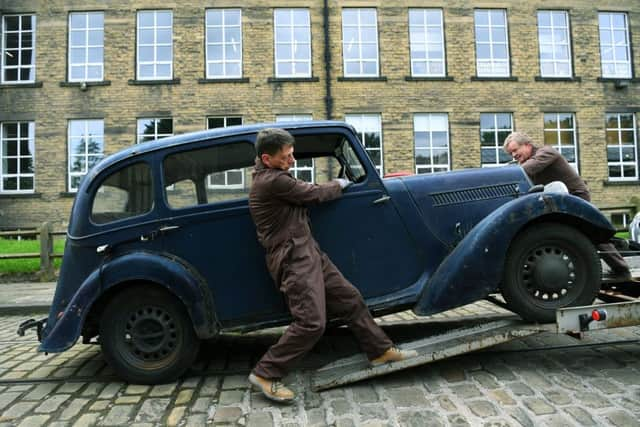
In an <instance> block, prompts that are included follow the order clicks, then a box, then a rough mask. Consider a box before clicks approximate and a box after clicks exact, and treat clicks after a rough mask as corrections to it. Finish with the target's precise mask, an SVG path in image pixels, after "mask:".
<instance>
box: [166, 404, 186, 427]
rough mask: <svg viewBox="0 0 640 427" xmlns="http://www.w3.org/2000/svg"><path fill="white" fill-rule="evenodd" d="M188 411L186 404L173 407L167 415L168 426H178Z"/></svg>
mask: <svg viewBox="0 0 640 427" xmlns="http://www.w3.org/2000/svg"><path fill="white" fill-rule="evenodd" d="M186 411H187V407H186V406H176V407H175V408H173V409H172V410H171V412H170V413H169V416H168V417H167V426H169V427H175V426H177V425H178V424H179V423H180V421H181V420H182V417H184V414H185V412H186Z"/></svg>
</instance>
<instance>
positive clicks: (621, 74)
mask: <svg viewBox="0 0 640 427" xmlns="http://www.w3.org/2000/svg"><path fill="white" fill-rule="evenodd" d="M614 15H621V16H622V17H623V18H624V27H614V24H613V17H614ZM605 17H606V18H608V19H607V21H608V25H607V26H606V27H605V26H603V22H602V21H603V19H604V18H605ZM598 26H599V34H600V66H601V71H602V77H604V78H622V79H630V78H631V77H632V68H631V43H630V37H629V16H628V14H627V13H624V12H599V13H598ZM619 32H624V39H625V41H624V43H622V44H620V43H619V42H616V41H615V38H616V37H615V35H616V34H617V33H619ZM607 38H608V39H609V43H606V42H605V39H607ZM608 51H611V53H612V59H605V57H606V56H608ZM622 52H624V54H625V55H626V57H627V59H626V60H624V59H619V58H618V55H619V54H621V53H622ZM608 65H613V69H614V72H613V73H609V72H607V66H608ZM619 70H621V71H619Z"/></svg>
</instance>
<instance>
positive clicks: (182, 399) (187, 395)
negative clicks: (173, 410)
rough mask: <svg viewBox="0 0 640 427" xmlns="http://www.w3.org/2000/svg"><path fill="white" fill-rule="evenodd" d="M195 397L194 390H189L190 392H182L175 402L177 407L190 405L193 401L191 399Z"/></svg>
mask: <svg viewBox="0 0 640 427" xmlns="http://www.w3.org/2000/svg"><path fill="white" fill-rule="evenodd" d="M192 397H193V390H192V389H188V390H181V391H180V393H178V397H176V401H175V403H174V404H175V405H177V406H179V405H186V404H187V403H189V402H190V401H191V398H192Z"/></svg>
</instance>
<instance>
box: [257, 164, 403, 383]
mask: <svg viewBox="0 0 640 427" xmlns="http://www.w3.org/2000/svg"><path fill="white" fill-rule="evenodd" d="M341 195H342V190H341V188H340V185H339V184H338V182H329V183H327V184H323V185H314V184H309V183H306V182H304V181H300V180H297V179H295V178H293V177H292V176H291V175H290V174H289V172H286V171H283V170H280V169H272V168H268V167H266V166H265V165H264V164H263V163H262V162H261V161H260V159H256V167H255V170H254V172H253V184H252V187H251V192H250V194H249V210H250V211H251V216H252V218H253V221H254V223H255V225H256V231H257V234H258V240H259V241H260V243H261V244H262V245H263V246H264V247H265V249H266V252H267V254H266V261H267V268H268V270H269V272H270V273H271V276H272V277H273V280H274V281H275V283H276V284H277V285H278V287H279V289H280V291H281V292H283V293H284V295H285V298H286V301H287V304H288V306H289V311H290V312H291V316H292V317H293V322H292V323H291V325H290V326H289V327H288V328H287V330H286V331H285V333H284V334H283V335H282V337H281V338H280V339H279V340H278V342H277V343H276V344H274V345H273V346H271V348H270V349H269V350H268V351H267V353H266V354H265V355H264V356H263V357H262V359H260V361H259V362H258V363H257V365H256V366H255V368H254V369H253V372H254V373H255V374H256V375H258V376H260V377H263V378H269V379H278V378H282V377H283V376H284V375H285V374H286V372H287V369H288V368H289V367H290V365H291V363H292V362H294V361H295V360H296V359H299V358H301V357H302V356H304V354H305V353H307V352H308V351H309V350H311V348H312V347H313V346H314V345H315V344H316V342H318V340H319V339H320V338H321V337H322V334H323V333H324V329H325V325H326V322H327V314H328V315H329V316H330V318H341V319H343V320H344V321H345V322H346V323H347V325H348V326H349V328H350V329H351V330H352V332H353V333H354V334H355V336H356V338H357V339H358V341H359V343H360V346H361V347H362V349H363V351H364V352H365V353H366V354H367V356H368V357H369V359H374V358H376V357H378V356H380V355H381V354H382V353H384V352H385V351H386V350H388V349H389V348H390V347H391V346H392V345H393V343H392V342H391V340H390V339H389V338H388V337H387V335H386V334H385V333H384V332H383V331H382V329H380V327H379V326H378V325H377V324H376V323H375V322H374V320H373V318H372V316H371V314H370V313H369V310H368V309H367V306H366V305H365V303H364V300H363V298H362V295H361V294H360V292H359V291H358V290H357V289H356V288H355V287H354V286H353V285H352V284H351V283H349V281H347V280H346V279H345V278H344V276H343V275H342V274H341V273H340V271H338V269H337V268H336V267H335V265H333V263H332V262H331V260H330V259H329V257H328V256H327V255H326V254H325V253H324V252H322V251H321V250H320V248H319V246H318V244H317V242H316V241H315V239H314V238H313V236H312V235H311V229H310V228H309V214H308V210H307V207H306V206H307V205H310V204H315V203H321V202H325V201H329V200H333V199H337V198H339V197H340V196H341Z"/></svg>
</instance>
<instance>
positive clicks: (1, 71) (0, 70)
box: [0, 14, 36, 84]
mask: <svg viewBox="0 0 640 427" xmlns="http://www.w3.org/2000/svg"><path fill="white" fill-rule="evenodd" d="M27 16H28V17H31V30H22V20H23V17H27ZM11 17H18V18H19V24H18V30H17V31H7V30H6V27H7V24H6V19H7V18H11ZM1 30H2V49H1V55H2V62H1V64H2V66H1V67H0V81H1V82H2V83H3V84H5V83H6V84H28V83H34V82H35V81H36V15H34V14H13V15H2V27H1ZM24 33H31V43H32V47H31V48H25V47H23V46H22V36H23V34H24ZM7 34H18V48H17V50H15V49H8V48H7V45H6V44H7V40H6V39H7ZM9 50H11V51H9ZM25 50H31V51H32V52H31V59H32V61H31V64H29V65H23V64H22V52H23V51H25ZM12 52H17V53H12ZM10 55H17V57H18V65H7V62H6V60H7V58H9V57H10ZM13 69H15V70H18V76H17V77H18V78H17V80H7V79H5V70H13ZM24 69H30V70H32V72H31V74H32V76H33V78H30V79H24V80H23V79H22V78H21V77H20V74H21V71H22V70H24Z"/></svg>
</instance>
